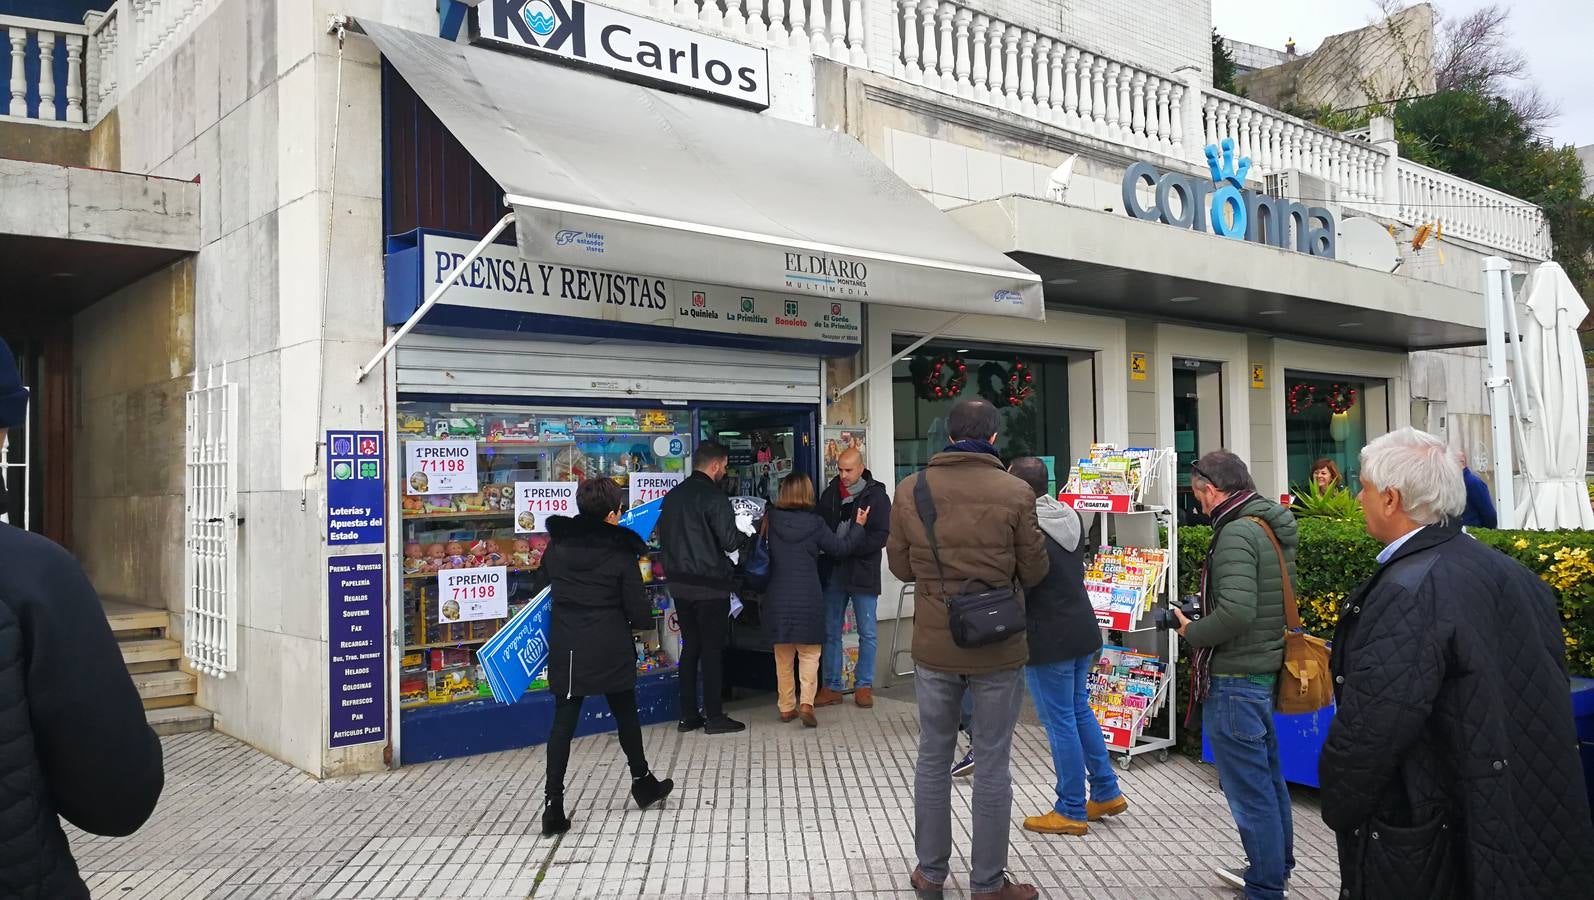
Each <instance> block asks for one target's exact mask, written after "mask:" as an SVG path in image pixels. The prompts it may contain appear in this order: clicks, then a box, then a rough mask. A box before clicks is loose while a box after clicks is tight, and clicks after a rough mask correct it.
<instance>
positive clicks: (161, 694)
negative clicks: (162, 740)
mask: <svg viewBox="0 0 1594 900" xmlns="http://www.w3.org/2000/svg"><path fill="white" fill-rule="evenodd" d="M104 606H105V618H106V619H107V620H109V621H110V623H111V631H112V632H113V633H114V634H115V635H116V642H117V644H119V645H120V646H121V648H122V660H123V662H125V663H126V664H127V671H128V673H129V674H131V675H132V676H133V684H134V686H135V687H137V688H138V696H139V697H140V698H142V699H143V701H144V715H145V718H147V719H148V720H149V724H150V727H152V728H154V729H155V733H156V734H161V735H168V734H186V733H188V732H191V731H209V730H210V724H211V715H210V712H209V710H205V709H201V708H199V707H198V706H195V705H194V696H195V694H196V693H197V692H198V690H199V681H198V679H197V678H195V677H194V676H193V674H192V673H189V672H184V671H182V669H181V668H179V666H178V661H179V660H181V659H182V656H183V647H182V645H181V644H179V643H178V642H177V641H175V640H172V639H171V638H170V637H168V636H167V635H168V632H169V630H170V628H171V614H170V613H168V612H167V611H166V610H163V609H151V608H149V607H147V606H136V605H134V604H131V603H124V602H121V601H117V600H106V601H104Z"/></svg>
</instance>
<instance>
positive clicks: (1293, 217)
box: [1123, 138, 1335, 259]
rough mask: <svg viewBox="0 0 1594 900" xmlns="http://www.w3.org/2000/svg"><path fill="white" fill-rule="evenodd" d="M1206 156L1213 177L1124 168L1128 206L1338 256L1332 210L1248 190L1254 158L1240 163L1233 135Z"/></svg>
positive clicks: (1142, 214) (1135, 212)
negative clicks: (1143, 190)
mask: <svg viewBox="0 0 1594 900" xmlns="http://www.w3.org/2000/svg"><path fill="white" fill-rule="evenodd" d="M1206 156H1207V169H1208V170H1209V171H1210V172H1211V175H1212V178H1211V181H1210V182H1209V181H1208V180H1207V179H1206V178H1198V177H1196V176H1194V175H1183V174H1180V173H1177V172H1159V171H1157V169H1156V167H1155V166H1153V165H1151V163H1147V162H1138V163H1135V164H1134V165H1132V166H1130V167H1129V168H1128V169H1127V170H1125V171H1124V183H1123V201H1124V210H1125V211H1127V212H1128V213H1129V214H1130V215H1131V216H1134V217H1135V218H1137V219H1146V220H1148V221H1155V222H1162V223H1163V224H1165V225H1172V226H1174V227H1176V228H1194V229H1195V230H1196V231H1202V232H1204V231H1206V230H1207V224H1208V223H1209V222H1210V223H1211V225H1212V232H1213V233H1214V234H1216V235H1218V236H1220V237H1226V238H1233V239H1234V240H1237V241H1251V242H1253V243H1257V244H1267V245H1270V246H1273V247H1280V248H1283V249H1285V250H1289V249H1292V248H1293V249H1295V250H1297V251H1299V252H1301V253H1309V254H1311V255H1312V256H1319V257H1323V258H1324V259H1333V258H1334V249H1335V228H1334V214H1333V213H1332V212H1330V211H1328V210H1327V209H1324V208H1323V207H1320V206H1307V205H1306V204H1304V203H1302V202H1300V201H1298V200H1290V199H1287V198H1281V197H1270V196H1268V195H1266V194H1263V193H1260V192H1257V191H1247V190H1245V176H1246V175H1247V174H1248V173H1249V172H1250V171H1251V158H1250V157H1242V158H1241V159H1240V160H1239V161H1238V162H1236V161H1235V158H1234V141H1233V139H1231V138H1224V139H1223V143H1222V146H1221V147H1220V146H1218V145H1216V144H1214V145H1209V146H1208V147H1207V152H1206ZM1142 183H1144V184H1146V185H1149V186H1150V187H1152V188H1154V189H1155V191H1156V194H1155V197H1154V199H1153V200H1152V203H1151V205H1150V206H1146V205H1143V204H1142V203H1141V202H1140V196H1139V189H1140V186H1141V184H1142ZM1176 197H1177V201H1176V202H1175V198H1176ZM1292 234H1293V238H1294V239H1293V240H1291V236H1292Z"/></svg>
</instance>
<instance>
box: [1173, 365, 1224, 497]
mask: <svg viewBox="0 0 1594 900" xmlns="http://www.w3.org/2000/svg"><path fill="white" fill-rule="evenodd" d="M1223 369H1224V366H1223V364H1222V363H1217V362H1211V361H1209V360H1202V359H1191V358H1188V357H1175V358H1174V360H1173V447H1174V450H1175V452H1176V453H1177V455H1178V463H1177V465H1178V479H1179V521H1180V523H1181V524H1184V525H1205V524H1208V521H1207V517H1206V515H1205V514H1204V513H1202V512H1201V506H1200V505H1199V504H1198V503H1196V500H1195V495H1194V494H1193V493H1191V491H1190V464H1191V463H1193V462H1195V461H1196V460H1197V459H1200V458H1201V455H1202V454H1204V453H1210V452H1212V451H1213V450H1221V449H1222V448H1223V430H1224V429H1223V425H1224V421H1223V416H1224V409H1223V377H1224V371H1223Z"/></svg>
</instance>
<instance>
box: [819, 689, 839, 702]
mask: <svg viewBox="0 0 1594 900" xmlns="http://www.w3.org/2000/svg"><path fill="white" fill-rule="evenodd" d="M840 702H841V695H840V694H838V693H836V692H835V691H833V690H831V689H830V688H827V687H822V688H820V689H819V693H818V695H817V696H815V697H814V705H815V706H835V705H836V704H837V703H840Z"/></svg>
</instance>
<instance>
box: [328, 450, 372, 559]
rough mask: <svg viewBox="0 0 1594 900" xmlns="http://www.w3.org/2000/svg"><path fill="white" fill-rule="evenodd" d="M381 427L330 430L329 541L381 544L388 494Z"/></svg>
mask: <svg viewBox="0 0 1594 900" xmlns="http://www.w3.org/2000/svg"><path fill="white" fill-rule="evenodd" d="M384 459H385V455H384V453H383V447H382V432H380V431H329V432H327V543H328V544H329V545H331V546H334V547H339V546H347V545H349V544H380V543H382V542H384V541H386V540H387V532H386V529H385V528H384V527H383V526H384V524H385V522H384V520H385V519H386V497H385V494H384V492H383V490H382V473H383V471H384V468H385V467H384V466H383V465H382V463H383V460H384Z"/></svg>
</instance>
